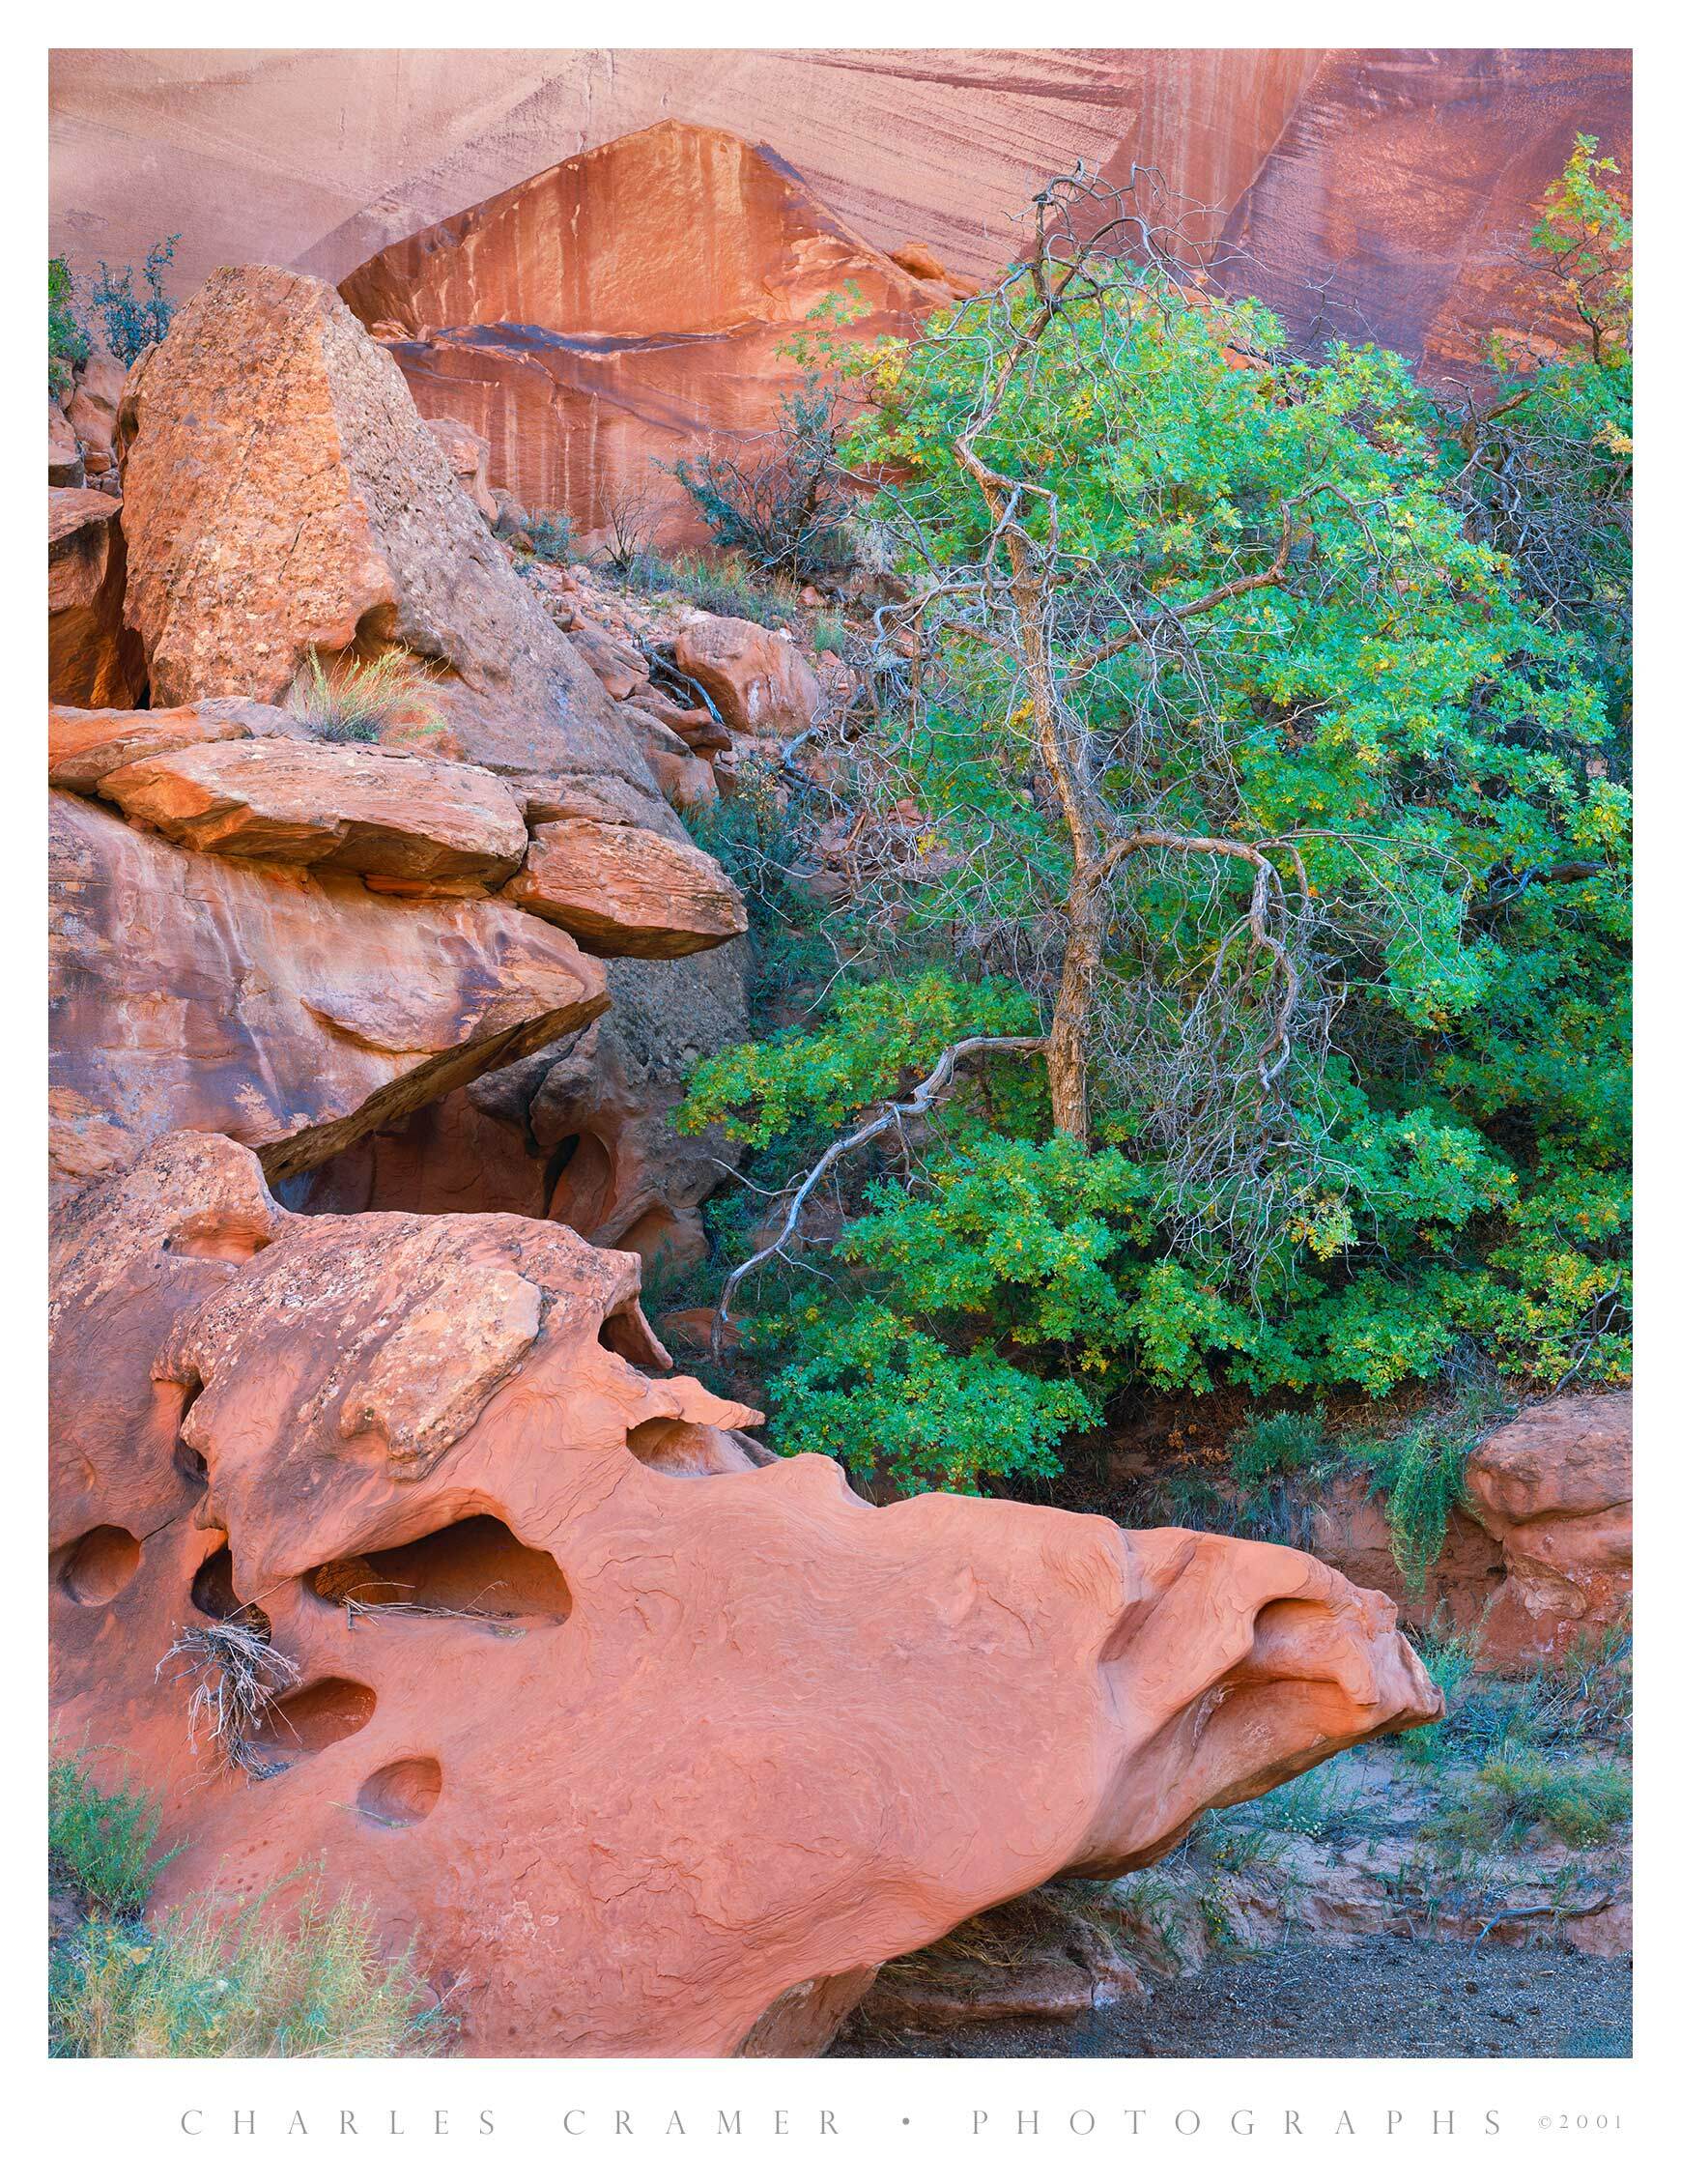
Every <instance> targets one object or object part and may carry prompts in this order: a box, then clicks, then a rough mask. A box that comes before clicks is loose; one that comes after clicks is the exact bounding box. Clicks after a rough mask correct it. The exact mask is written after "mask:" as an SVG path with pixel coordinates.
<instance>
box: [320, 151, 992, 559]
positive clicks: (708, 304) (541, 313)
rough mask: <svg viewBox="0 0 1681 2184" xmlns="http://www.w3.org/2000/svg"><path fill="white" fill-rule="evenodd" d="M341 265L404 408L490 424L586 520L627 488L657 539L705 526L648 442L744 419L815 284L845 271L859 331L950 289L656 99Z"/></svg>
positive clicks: (524, 470)
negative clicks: (640, 123)
mask: <svg viewBox="0 0 1681 2184" xmlns="http://www.w3.org/2000/svg"><path fill="white" fill-rule="evenodd" d="M697 236H704V237H705V239H706V241H705V247H704V249H703V250H697V249H696V248H695V238H696V237H697ZM339 285H340V291H341V293H342V294H343V296H344V297H345V299H346V301H347V302H349V303H350V305H351V307H352V309H353V310H354V311H355V312H356V315H357V317H358V318H359V319H360V320H361V321H362V323H363V324H364V325H365V326H367V327H369V328H370V329H372V330H374V331H376V332H377V333H378V334H379V335H380V337H381V339H382V340H385V341H386V342H388V343H389V344H390V345H391V353H392V355H393V356H394V357H395V358H396V359H397V360H398V362H399V363H400V364H401V365H402V367H403V371H404V373H405V375H406V377H407V378H408V380H409V384H410V386H411V387H412V388H413V391H414V396H415V400H416V401H417V402H418V404H419V406H420V409H421V410H422V412H423V413H424V414H425V415H426V416H427V417H453V418H456V419H459V420H461V421H462V422H465V423H466V424H469V425H470V426H471V427H472V428H473V430H475V431H476V432H479V433H481V434H482V435H483V436H484V437H485V438H486V439H487V440H488V441H489V443H490V446H491V464H490V474H491V478H492V480H493V482H494V483H495V484H497V485H500V486H505V487H507V488H509V489H510V490H511V491H513V492H515V493H517V494H518V496H519V498H520V499H521V500H522V501H523V502H525V503H527V505H528V506H531V507H559V508H564V509H566V510H568V511H569V512H570V514H571V515H572V517H573V519H574V521H575V522H576V524H577V525H578V527H579V529H580V531H581V532H585V533H589V532H598V531H602V530H604V529H605V528H607V527H609V526H610V525H611V523H612V521H613V517H614V515H615V513H622V512H623V511H624V510H626V509H627V508H629V506H630V505H631V503H632V502H633V501H634V502H635V503H637V505H638V512H639V514H642V515H644V516H645V519H646V528H647V529H648V530H649V531H650V532H652V533H654V534H656V535H658V536H659V537H660V538H661V539H663V540H664V541H666V542H668V543H698V542H700V541H702V540H703V539H704V538H705V535H706V533H705V530H704V527H703V526H702V525H701V524H700V523H699V522H698V519H697V517H696V515H695V513H694V511H693V509H692V508H691V507H690V506H689V504H688V503H687V501H686V500H685V498H684V496H683V494H682V493H681V491H680V489H679V488H678V487H677V486H676V485H675V483H674V482H672V481H670V480H669V479H667V478H664V477H663V476H661V474H659V473H658V471H657V470H656V468H655V466H656V464H657V463H659V462H661V461H668V462H669V461H670V460H672V459H673V458H675V457H677V456H680V455H683V454H687V453H690V452H692V451H693V449H694V447H695V446H696V445H697V444H698V442H700V441H702V440H704V439H706V438H707V437H708V436H710V435H728V436H742V435H748V436H751V435H755V434H759V433H763V432H764V431H765V430H766V429H767V428H768V427H769V426H770V425H771V424H772V423H773V422H774V420H775V418H776V415H777V410H778V406H779V404H780V402H781V399H782V397H783V395H784V393H786V392H787V391H788V389H789V388H792V387H794V386H796V385H797V384H798V382H799V376H800V374H799V369H798V367H797V366H796V365H794V364H793V363H792V362H791V361H790V360H789V359H786V358H785V357H782V356H780V355H779V354H778V352H779V350H780V349H781V347H782V346H783V344H784V343H785V342H786V341H787V340H788V338H789V337H790V335H791V334H792V333H793V332H794V331H795V330H798V329H799V328H800V327H801V326H802V325H803V323H804V322H805V320H806V318H807V317H808V315H809V314H810V313H811V312H812V311H813V310H814V309H815V308H816V307H817V306H818V305H819V304H820V303H821V302H823V301H824V299H825V298H827V297H829V296H832V295H836V294H839V293H840V292H841V291H842V290H856V293H857V297H858V300H859V302H860V304H861V306H862V315H861V316H860V317H859V319H858V320H857V321H856V322H855V323H854V324H853V326H852V327H851V328H850V329H849V331H850V332H851V333H852V334H853V335H854V336H855V337H857V338H859V339H863V340H868V339H871V338H873V337H874V336H875V335H877V334H881V333H888V332H906V331H909V330H912V329H913V328H914V327H915V325H916V323H917V320H918V317H919V315H920V314H924V313H926V312H927V311H929V310H931V309H934V308H936V307H938V306H940V305H942V304H945V303H948V302H950V301H951V292H950V290H949V289H947V288H945V287H944V286H938V285H934V284H931V283H929V282H927V281H925V280H922V279H920V278H918V277H917V276H916V275H915V274H913V273H907V272H906V271H905V270H904V268H903V267H902V266H901V265H897V264H895V263H894V261H893V260H892V259H891V258H889V257H887V256H886V255H885V254H884V253H882V252H881V251H879V250H876V249H874V248H873V247H872V246H871V245H870V244H869V243H867V242H866V241H865V240H864V238H863V237H862V236H860V235H858V234H857V233H856V232H854V231H853V230H852V229H851V228H849V227H848V226H847V225H846V224H845V222H844V221H842V220H841V219H840V218H839V217H838V216H836V215H835V214H834V213H833V212H832V211H831V210H830V209H829V208H828V207H827V206H826V205H825V204H824V203H823V202H822V201H821V199H820V198H819V197H817V196H816V194H815V193H814V192H813V191H812V189H811V188H810V187H809V186H808V185H807V184H806V182H805V181H804V180H803V179H802V178H801V177H800V176H799V175H798V174H796V173H795V172H794V170H793V169H792V168H791V167H789V166H788V165H787V164H786V163H785V161H784V160H783V159H782V158H779V157H778V156H777V154H776V153H775V152H773V151H772V150H771V149H770V148H769V147H768V146H766V145H753V144H750V143H748V142H746V141H745V140H744V139H743V138H741V137H739V136H734V135H731V134H730V133H728V132H727V130H724V129H702V128H698V127H697V126H695V125H694V124H692V123H690V122H686V121H672V120H666V121H661V122H657V123H656V124H655V125H654V126H653V127H652V128H649V129H640V130H638V131H636V132H635V133H634V134H632V135H629V136H624V137H620V138H619V139H617V140H616V141H615V142H613V143H611V144H604V145H601V146H599V147H598V148H597V149H595V150H593V151H589V152H585V153H583V154H581V155H580V156H579V157H578V158H570V159H563V160H562V161H561V162H560V163H559V164H558V165H557V166H552V167H550V168H548V169H547V170H546V171H545V172H544V173H541V174H534V175H532V176H531V177H530V178H529V179H528V180H526V181H522V182H520V183H518V184H517V185H516V187H513V188H511V189H506V190H503V191H502V192H500V193H499V195H497V196H495V197H491V198H489V199H487V200H486V201H485V202H484V203H482V204H477V205H473V206H471V207H470V209H469V210H467V211H465V212H464V211H458V210H456V209H455V208H453V207H452V208H450V213H449V216H448V218H446V219H444V220H442V221H440V222H439V223H438V224H437V225H436V226H432V227H427V228H423V229H422V230H421V231H420V233H418V234H416V235H412V236H410V237H408V238H407V239H406V240H405V241H404V242H401V243H398V244H393V245H392V246H391V247H390V248H388V249H385V250H383V251H381V252H379V254H378V255H377V256H375V257H372V258H370V259H369V260H368V261H367V263H366V264H365V265H361V266H358V267H357V268H356V271H355V272H354V273H349V274H347V275H346V277H345V278H344V279H343V280H342V281H341V282H340V284H339Z"/></svg>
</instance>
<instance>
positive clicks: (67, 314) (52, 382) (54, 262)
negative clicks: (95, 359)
mask: <svg viewBox="0 0 1681 2184" xmlns="http://www.w3.org/2000/svg"><path fill="white" fill-rule="evenodd" d="M87 358H88V330H87V328H86V327H85V326H84V325H83V324H82V322H81V320H80V318H79V317H78V316H77V314H76V306H75V276H74V275H73V274H72V273H71V269H70V260H69V259H68V258H48V260H47V261H46V390H47V392H48V393H49V394H50V395H52V397H53V398H54V400H55V401H62V400H63V399H64V397H65V396H66V395H67V394H69V392H70V390H71V379H72V378H73V377H74V374H75V369H76V366H77V365H78V364H84V363H86V361H87Z"/></svg>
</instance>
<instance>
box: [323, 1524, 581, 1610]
mask: <svg viewBox="0 0 1681 2184" xmlns="http://www.w3.org/2000/svg"><path fill="white" fill-rule="evenodd" d="M308 1582H309V1588H310V1591H311V1592H312V1593H314V1594H315V1595H316V1596H317V1597H318V1598H320V1599H324V1600H331V1601H333V1602H335V1603H336V1604H338V1605H340V1606H342V1607H343V1608H344V1609H345V1611H346V1613H347V1615H349V1617H350V1619H351V1621H352V1622H353V1623H355V1622H356V1621H357V1620H358V1619H359V1618H361V1617H371V1618H375V1619H378V1618H380V1617H382V1616H403V1615H420V1616H437V1617H445V1618H452V1619H459V1620H463V1621H469V1622H482V1623H485V1624H490V1625H491V1626H493V1627H500V1628H502V1629H503V1630H509V1631H523V1630H527V1629H532V1628H537V1627H542V1626H545V1625H546V1626H551V1627H553V1626H554V1625H556V1624H562V1623H564V1622H565V1621H566V1618H567V1617H568V1616H569V1615H570V1614H571V1613H572V1592H571V1588H570V1587H569V1586H568V1585H567V1583H566V1580H565V1577H564V1576H563V1575H562V1574H561V1570H560V1566H559V1564H558V1563H556V1560H555V1558H554V1556H553V1555H550V1554H546V1553H545V1552H544V1551H543V1549H542V1548H540V1547H527V1545H526V1543H525V1542H524V1540H522V1539H518V1538H516V1537H515V1536H514V1535H513V1533H512V1532H510V1531H509V1530H508V1528H507V1526H506V1525H505V1524H503V1523H502V1521H501V1520H500V1518H499V1517H494V1516H470V1517H463V1518H462V1519H461V1520H460V1522H459V1523H456V1524H450V1525H445V1526H444V1527H443V1529H442V1531H439V1532H429V1533H426V1534H425V1535H424V1536H423V1537H420V1538H418V1539H411V1540H409V1541H407V1542H406V1543H405V1544H404V1545H402V1546H397V1547H382V1548H380V1549H379V1550H378V1551H377V1552H376V1553H373V1554H368V1555H348V1556H345V1557H344V1558H342V1559H341V1560H340V1561H337V1562H330V1563H324V1564H322V1565H321V1566H320V1567H319V1568H318V1569H315V1570H312V1571H311V1572H310V1575H309V1580H308Z"/></svg>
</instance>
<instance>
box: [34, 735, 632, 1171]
mask: <svg viewBox="0 0 1681 2184" xmlns="http://www.w3.org/2000/svg"><path fill="white" fill-rule="evenodd" d="M254 747H256V746H248V745H242V744H240V743H237V742H236V743H232V744H225V745H217V746H214V748H215V749H225V750H241V749H245V748H254ZM143 770H144V769H143V768H140V767H136V768H130V769H128V771H130V772H138V771H143ZM51 805H52V812H51V834H50V867H49V871H50V883H51V899H52V934H51V957H50V986H51V996H52V1032H51V1040H52V1094H51V1099H52V1129H51V1152H52V1159H53V1163H54V1172H55V1175H56V1176H57V1177H58V1178H59V1179H61V1180H62V1182H63V1183H64V1184H66V1185H69V1186H73V1185H74V1184H76V1183H77V1182H80V1181H84V1180H86V1179H87V1178H88V1177H90V1176H95V1175H100V1174H103V1173H105V1172H107V1171H109V1170H110V1169H112V1168H114V1167H117V1166H119V1165H121V1164H123V1163H124V1162H125V1161H127V1160H129V1159H131V1158H132V1157H133V1155H134V1154H135V1153H136V1152H137V1151H138V1150H139V1149H140V1147H141V1146H142V1145H144V1144H145V1143H146V1141H147V1140H148V1139H150V1138H152V1137H155V1136H157V1135H162V1134H163V1133H165V1132H168V1131H172V1130H180V1129H197V1130H205V1131H218V1132H222V1133H225V1134H226V1135H229V1136H233V1137H238V1138H239V1139H241V1140H242V1142H243V1143H245V1144H249V1145H253V1146H255V1147H257V1148H258V1149H259V1150H260V1152H261V1153H262V1155H263V1160H264V1165H265V1167H266V1169H267V1172H268V1174H269V1176H270V1179H271V1180H274V1179H277V1178H279V1177H283V1176H287V1175H292V1174H295V1173H297V1172H299V1170H301V1169H304V1168H311V1167H314V1166H316V1165H318V1164H320V1163H321V1162H323V1161H325V1160H328V1159H329V1158H330V1157H331V1156H332V1155H333V1154H334V1153H336V1152H338V1151H341V1150H342V1149H343V1148H344V1147H345V1146H347V1145H350V1144H353V1143H354V1142H355V1141H356V1139H357V1138H358V1137H360V1136H362V1135H364V1134H365V1133H367V1132H369V1131H372V1130H376V1129H379V1128H381V1127H382V1126H384V1125H385V1124H387V1123H389V1122H392V1121H395V1120H397V1119H398V1118H400V1117H401V1116H403V1115H405V1114H408V1113H411V1112H412V1111H413V1109H415V1108H417V1107H420V1106H425V1105H426V1104H427V1103H428V1102H431V1101H434V1100H437V1099H440V1098H442V1096H443V1095H444V1094H445V1093H447V1092H448V1091H449V1090H450V1089H451V1088H452V1087H453V1086H455V1085H457V1084H462V1083H466V1082H468V1081H469V1080H470V1079H471V1078H475V1077H478V1076H480V1075H481V1074H483V1072H485V1071H486V1070H490V1069H495V1068H497V1067H499V1066H500V1065H501V1064H502V1063H505V1062H508V1061H512V1060H515V1059H517V1058H518V1057H519V1056H520V1055H522V1054H527V1053H530V1052H531V1051H533V1050H534V1049H537V1048H539V1047H542V1046H545V1045H547V1044H548V1043H549V1042H551V1041H553V1040H555V1039H556V1038H558V1037H559V1036H560V1035H561V1034H562V1033H563V1032H566V1031H570V1030H574V1029H577V1028H579V1027H580V1026H582V1025H584V1024H585V1023H587V1022H588V1021H589V1020H590V1019H591V1018H592V1017H595V1016H599V1015H600V1013H601V1012H602V1010H603V1009H605V1008H606V1006H607V993H606V989H605V987H604V984H603V981H602V976H601V972H600V969H599V968H598V966H597V965H596V964H595V963H591V962H590V961H589V960H588V959H587V958H586V957H584V956H583V955H581V954H580V953H579V951H578V949H577V947H576V946H575V945H574V943H573V942H572V941H571V939H570V938H568V936H567V935H566V934H563V933H560V932H558V931H556V929H555V928H554V927H552V926H546V925H543V924H540V923H539V922H538V921H537V920H535V919H533V918H528V917H527V916H526V915H525V914H524V912H523V911H520V910H517V909H515V908H513V907H512V906H511V905H508V904H506V903H503V902H500V901H494V900H483V901H455V900H448V899H441V900H434V901H426V902H412V903H402V904H398V905H393V904H392V903H390V902H388V901H385V900H383V899H382V898H381V897H380V896H378V895H375V894H371V893H369V891H368V889H367V887H366V886H365V885H364V884H363V881H362V879H361V878H360V877H359V876H356V874H354V873H339V872H327V873H323V874H321V875H319V876H317V875H315V874H311V873H306V872H302V871H299V870H293V869H291V868H287V869H284V870H273V869H268V870H266V869H264V868H263V867H262V866H260V865H257V864H253V863H250V862H247V861H245V860H242V859H237V858H232V857H222V856H200V855H198V854H196V853H195V852H194V851H192V850H190V849H184V848H178V847H177V846H176V845H175V844H174V843H172V842H168V841H165V840H163V839H161V838H160V837H159V836H157V835H154V834H145V833H141V832H140V831H139V830H138V829H136V828H134V827H130V826H126V825H125V824H124V823H123V821H122V820H121V819H118V818H117V817H116V816H115V815H114V814H112V813H110V812H107V811H105V810H103V809H101V808H100V806H99V805H97V804H91V803H86V802H84V801H83V800H82V799H81V798H80V797H77V796H73V795H68V794H65V793H63V792H62V791H57V790H55V791H54V792H53V794H52V797H51Z"/></svg>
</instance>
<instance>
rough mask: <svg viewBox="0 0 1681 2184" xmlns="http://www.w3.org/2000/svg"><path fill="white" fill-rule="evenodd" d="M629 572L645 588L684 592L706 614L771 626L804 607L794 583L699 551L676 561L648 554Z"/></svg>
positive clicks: (783, 620) (779, 623) (790, 616)
mask: <svg viewBox="0 0 1681 2184" xmlns="http://www.w3.org/2000/svg"><path fill="white" fill-rule="evenodd" d="M629 573H630V575H631V577H632V580H633V581H640V582H641V585H642V586H643V587H644V588H645V589H655V590H661V591H676V592H681V593H682V594H683V595H684V596H685V597H687V598H689V599H692V600H693V601H694V603H695V605H696V606H698V608H700V609H701V610H702V612H703V613H705V614H709V615H728V616H731V617H733V618H734V619H735V620H737V621H754V622H758V623H760V624H762V625H763V626H764V627H766V628H768V629H780V628H781V627H782V626H783V625H784V623H786V622H791V621H792V620H793V618H794V617H795V615H796V614H797V613H798V611H799V600H798V597H797V595H796V593H795V591H794V589H793V587H792V586H791V585H787V584H777V583H775V582H769V583H767V582H766V581H765V580H764V579H763V578H759V577H755V576H753V575H751V574H750V573H749V572H747V571H746V570H745V569H743V568H742V567H740V565H739V564H737V563H735V562H732V561H724V560H704V559H702V557H701V556H700V555H698V554H679V555H678V556H677V557H676V559H675V560H671V561H665V560H659V559H658V558H657V557H656V556H654V555H651V554H644V555H641V556H640V557H639V559H638V560H637V562H636V563H635V565H634V567H633V569H632V570H631V571H630V572H629Z"/></svg>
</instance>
